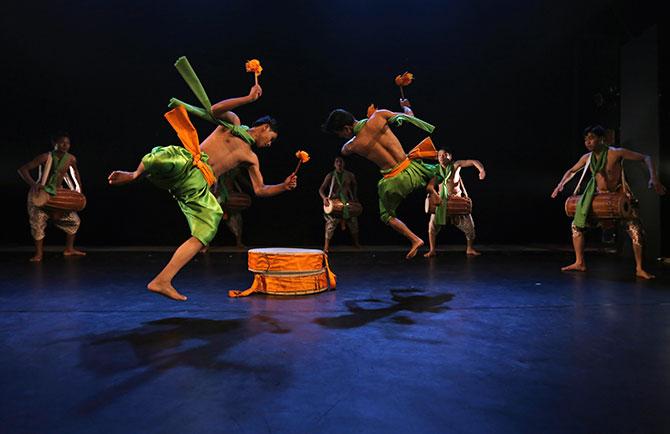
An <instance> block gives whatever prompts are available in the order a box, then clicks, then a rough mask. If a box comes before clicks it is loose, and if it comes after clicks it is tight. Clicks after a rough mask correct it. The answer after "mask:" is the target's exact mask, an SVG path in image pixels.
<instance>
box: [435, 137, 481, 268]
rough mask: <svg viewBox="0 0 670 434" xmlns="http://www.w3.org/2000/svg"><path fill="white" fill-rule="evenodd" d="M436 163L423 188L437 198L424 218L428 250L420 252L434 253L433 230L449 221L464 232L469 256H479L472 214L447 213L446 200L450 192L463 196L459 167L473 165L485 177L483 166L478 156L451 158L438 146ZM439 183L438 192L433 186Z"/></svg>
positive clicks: (450, 194)
mask: <svg viewBox="0 0 670 434" xmlns="http://www.w3.org/2000/svg"><path fill="white" fill-rule="evenodd" d="M437 160H438V162H439V166H438V168H437V173H436V176H435V177H434V178H433V179H431V180H430V182H429V183H428V186H427V187H426V189H427V190H428V192H429V193H430V194H431V195H434V196H435V197H436V199H437V201H438V202H439V205H438V206H437V208H436V210H435V213H434V214H431V215H430V221H429V222H428V242H429V244H430V250H429V251H428V253H426V254H424V255H423V256H425V257H426V258H430V257H432V256H435V255H437V234H438V233H439V232H440V230H441V229H442V227H443V226H444V225H446V224H447V223H450V224H452V225H454V226H456V227H457V228H458V229H460V230H461V231H462V232H463V234H465V240H466V248H465V253H466V254H467V255H470V256H479V255H480V254H481V253H479V252H478V251H477V250H476V249H475V248H474V241H475V222H474V221H473V220H472V214H465V215H448V214H447V201H448V200H449V197H450V196H458V197H463V196H464V195H465V196H466V197H467V193H466V192H465V186H464V185H463V180H462V179H461V169H462V168H463V167H476V168H477V170H478V171H479V179H480V180H483V179H484V178H486V171H485V170H484V166H483V165H482V163H480V162H479V161H478V160H458V161H454V160H453V154H452V152H451V151H450V150H447V149H440V150H439V151H438V152H437ZM435 186H439V187H438V189H439V193H438V192H437V191H436V190H435Z"/></svg>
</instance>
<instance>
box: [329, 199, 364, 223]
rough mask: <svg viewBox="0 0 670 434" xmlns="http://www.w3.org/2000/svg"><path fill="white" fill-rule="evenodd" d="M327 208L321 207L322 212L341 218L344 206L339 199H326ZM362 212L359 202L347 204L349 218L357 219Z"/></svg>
mask: <svg viewBox="0 0 670 434" xmlns="http://www.w3.org/2000/svg"><path fill="white" fill-rule="evenodd" d="M328 202H329V204H328V206H326V205H324V206H323V212H324V213H326V214H329V215H331V216H333V217H335V218H342V212H343V210H344V204H343V203H342V201H341V200H340V199H328ZM362 212H363V205H361V204H360V202H353V201H351V202H349V217H358V216H359V215H361V213H362Z"/></svg>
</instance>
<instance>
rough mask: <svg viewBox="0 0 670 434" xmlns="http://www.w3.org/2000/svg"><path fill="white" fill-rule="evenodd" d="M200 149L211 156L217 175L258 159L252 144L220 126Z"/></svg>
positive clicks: (210, 161)
mask: <svg viewBox="0 0 670 434" xmlns="http://www.w3.org/2000/svg"><path fill="white" fill-rule="evenodd" d="M200 149H202V151H203V152H205V153H206V154H207V155H208V156H209V165H210V166H212V170H213V171H214V175H215V176H216V177H219V176H221V175H222V174H224V173H226V172H228V171H229V170H232V169H234V168H235V167H237V166H240V165H243V166H245V165H247V166H248V165H251V164H254V163H256V162H257V161H258V158H257V157H256V154H255V153H254V152H253V151H252V150H251V146H250V145H249V144H247V143H246V142H245V141H244V140H242V139H240V138H239V137H237V136H234V135H232V134H231V133H230V131H228V130H227V129H225V128H223V127H221V126H219V127H217V128H216V129H215V130H214V131H212V133H211V134H210V135H209V137H207V138H206V139H205V140H204V141H203V142H202V143H201V144H200Z"/></svg>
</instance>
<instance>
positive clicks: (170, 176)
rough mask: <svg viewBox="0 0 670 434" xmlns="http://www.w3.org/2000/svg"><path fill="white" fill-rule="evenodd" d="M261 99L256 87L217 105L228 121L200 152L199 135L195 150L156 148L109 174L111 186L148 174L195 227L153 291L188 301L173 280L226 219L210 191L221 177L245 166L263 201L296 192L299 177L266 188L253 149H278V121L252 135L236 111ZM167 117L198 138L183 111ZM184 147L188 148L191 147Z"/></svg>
mask: <svg viewBox="0 0 670 434" xmlns="http://www.w3.org/2000/svg"><path fill="white" fill-rule="evenodd" d="M261 94H262V90H261V87H260V86H259V85H255V86H253V87H252V88H251V90H250V92H249V95H247V96H243V97H239V98H231V99H226V100H224V101H221V102H219V103H217V104H214V105H213V106H212V114H213V116H214V117H216V118H217V119H220V120H222V121H224V122H225V123H226V125H225V126H224V125H220V126H218V127H216V129H215V130H214V131H213V132H212V133H211V134H210V135H209V137H207V138H206V139H205V140H204V141H203V142H202V144H200V146H199V148H198V146H197V134H196V136H195V139H196V140H195V141H196V145H195V148H196V149H195V150H194V151H191V150H187V149H185V148H183V147H180V146H167V147H156V148H154V149H153V150H152V151H151V153H149V154H147V155H145V156H144V158H142V162H141V163H140V164H139V166H138V167H137V169H135V171H133V172H123V171H114V172H112V173H111V174H110V175H109V178H108V179H109V183H110V184H111V185H121V184H126V183H129V182H132V181H135V180H136V179H138V178H139V177H140V176H142V175H143V174H146V175H147V177H148V178H149V180H151V181H152V182H153V183H154V184H156V185H157V186H158V187H161V188H165V189H168V190H169V191H170V193H172V194H173V195H174V196H175V198H176V199H177V202H178V203H179V206H180V208H181V210H182V212H183V213H184V215H185V216H186V219H187V220H188V223H189V227H190V228H191V235H192V236H191V237H190V238H189V239H188V240H186V241H185V242H184V243H183V244H182V245H181V246H179V248H177V250H176V251H175V253H174V255H173V256H172V258H171V259H170V262H168V264H167V265H166V266H165V268H164V269H163V270H162V271H161V272H160V273H158V275H157V276H156V277H155V278H154V279H153V280H152V281H151V282H149V284H148V285H147V287H148V289H149V290H150V291H153V292H156V293H158V294H161V295H164V296H166V297H169V298H172V299H174V300H179V301H184V300H186V297H185V296H184V295H182V294H180V293H179V292H177V290H176V289H175V288H174V287H173V286H172V279H173V278H174V276H175V275H176V274H177V272H178V271H179V270H180V269H181V268H182V267H183V266H184V265H186V263H188V262H189V261H190V260H191V259H192V258H193V256H195V255H196V254H197V253H198V251H200V249H202V247H203V246H206V245H208V244H209V242H210V241H211V240H212V239H213V238H214V235H215V234H216V231H217V228H218V225H219V222H220V221H221V217H222V215H223V211H222V210H221V206H220V205H219V203H218V202H217V200H216V197H215V196H214V195H213V194H212V193H211V191H210V186H211V184H212V183H213V182H214V180H215V179H216V177H218V176H220V175H221V174H223V173H225V172H228V171H229V170H231V169H233V168H235V167H237V166H241V167H246V168H247V170H248V171H249V176H250V178H251V183H252V185H253V189H254V193H255V194H256V195H257V196H274V195H276V194H279V193H282V192H284V191H288V190H292V189H294V188H295V187H296V185H297V177H296V176H295V175H290V176H289V177H288V178H286V180H284V182H283V183H281V184H276V185H266V184H265V182H264V181H263V176H262V174H261V171H260V167H259V163H258V157H257V156H256V154H255V153H254V152H253V150H252V145H255V146H256V147H258V148H265V147H268V146H270V145H271V144H272V142H273V141H274V140H275V139H276V138H277V131H278V128H277V121H276V120H275V119H273V118H271V117H269V116H265V117H262V118H260V119H258V120H257V121H256V122H254V123H253V125H252V127H251V128H249V129H248V130H247V129H245V128H243V127H241V126H240V118H239V117H238V116H237V115H236V114H235V113H233V112H232V111H231V110H233V109H234V108H236V107H239V106H241V105H244V104H248V103H250V102H253V101H256V100H257V99H258V98H259V97H260V96H261ZM166 117H168V120H169V121H170V123H171V124H172V125H173V127H175V129H177V131H178V134H179V136H180V139H182V142H184V139H183V138H182V135H183V134H184V131H186V133H195V129H194V128H193V126H192V125H191V124H190V122H189V121H188V116H187V115H186V111H185V110H184V108H183V106H179V107H177V108H176V109H174V110H172V111H171V112H169V113H168V114H167V115H166ZM178 127H180V129H178ZM184 144H185V145H186V142H184ZM206 173H209V175H207V174H206ZM208 179H209V180H208ZM210 180H211V182H210Z"/></svg>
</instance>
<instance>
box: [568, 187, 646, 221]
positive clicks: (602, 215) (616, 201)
mask: <svg viewBox="0 0 670 434" xmlns="http://www.w3.org/2000/svg"><path fill="white" fill-rule="evenodd" d="M581 197H582V196H581V195H575V196H570V197H569V198H567V199H566V200H565V213H566V214H567V216H568V217H574V216H575V211H576V209H577V203H578V202H579V200H580V199H581ZM589 217H591V218H593V219H596V220H618V219H622V220H629V219H631V218H633V205H632V203H631V200H630V197H628V196H627V195H625V194H623V193H609V192H607V193H597V194H595V195H594V196H593V202H591V210H590V211H589Z"/></svg>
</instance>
